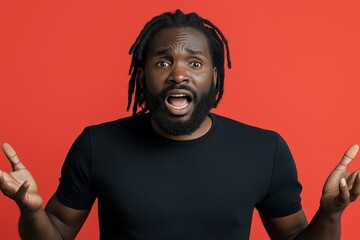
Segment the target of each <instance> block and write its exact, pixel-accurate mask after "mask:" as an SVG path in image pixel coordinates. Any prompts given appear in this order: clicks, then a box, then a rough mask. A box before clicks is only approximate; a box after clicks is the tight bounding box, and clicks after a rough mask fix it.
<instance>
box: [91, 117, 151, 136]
mask: <svg viewBox="0 0 360 240" xmlns="http://www.w3.org/2000/svg"><path fill="white" fill-rule="evenodd" d="M148 126H150V117H149V116H148V114H144V115H138V116H129V117H124V118H120V119H117V120H113V121H109V122H103V123H99V124H95V125H90V126H87V127H86V128H85V130H86V131H88V132H90V133H91V134H100V133H109V132H111V133H116V132H118V131H121V132H122V133H126V132H132V133H134V132H136V131H139V130H140V129H144V128H147V127H148Z"/></svg>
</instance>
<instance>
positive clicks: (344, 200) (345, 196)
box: [338, 178, 350, 207]
mask: <svg viewBox="0 0 360 240" xmlns="http://www.w3.org/2000/svg"><path fill="white" fill-rule="evenodd" d="M349 199H350V193H349V189H348V186H347V184H346V180H345V178H341V179H340V183H339V196H338V202H339V204H340V205H341V206H342V207H345V206H346V205H347V204H348V203H349Z"/></svg>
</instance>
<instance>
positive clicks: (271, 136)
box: [212, 114, 281, 143]
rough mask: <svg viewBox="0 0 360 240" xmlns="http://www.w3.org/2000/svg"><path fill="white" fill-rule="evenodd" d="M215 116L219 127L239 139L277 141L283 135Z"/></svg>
mask: <svg viewBox="0 0 360 240" xmlns="http://www.w3.org/2000/svg"><path fill="white" fill-rule="evenodd" d="M212 116H213V118H215V119H217V121H218V125H219V129H220V130H221V132H223V133H224V134H226V135H230V136H236V137H237V138H238V139H247V140H252V139H253V140H256V141H259V140H262V141H271V142H275V143H277V142H278V141H279V138H280V139H281V136H280V135H279V133H277V132H275V131H273V130H269V129H264V128H260V127H257V126H253V125H249V124H246V123H243V122H239V121H237V120H234V119H231V118H228V117H224V116H220V115H216V114H212Z"/></svg>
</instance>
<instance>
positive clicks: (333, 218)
mask: <svg viewBox="0 0 360 240" xmlns="http://www.w3.org/2000/svg"><path fill="white" fill-rule="evenodd" d="M342 212H343V211H338V212H329V211H326V210H324V209H323V208H322V207H321V206H320V207H319V209H318V211H317V212H316V215H317V216H318V217H319V218H321V219H322V220H323V221H326V222H338V221H340V219H341V215H342Z"/></svg>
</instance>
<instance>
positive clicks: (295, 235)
mask: <svg viewBox="0 0 360 240" xmlns="http://www.w3.org/2000/svg"><path fill="white" fill-rule="evenodd" d="M358 150H359V146H358V145H353V146H351V147H350V148H349V149H348V150H347V151H346V153H345V154H344V156H343V158H342V159H341V161H340V163H339V164H338V165H337V166H336V168H335V169H334V170H333V171H332V172H331V174H330V175H329V177H328V179H327V180H326V182H325V185H324V188H323V193H322V197H321V200H320V207H319V210H318V211H317V212H316V214H315V216H314V218H313V219H312V220H311V222H310V224H307V221H306V218H305V215H304V213H303V212H302V211H299V212H297V213H295V214H292V215H289V216H286V217H281V218H270V217H267V216H265V215H262V214H260V216H261V220H262V221H263V223H264V226H265V228H266V231H267V232H268V234H269V236H270V237H271V239H297V240H301V239H307V240H311V239H316V240H321V239H324V240H325V239H326V240H332V239H334V240H335V239H340V236H341V225H340V219H341V214H342V212H343V211H344V210H345V208H346V207H347V205H348V204H349V203H350V202H353V201H355V200H356V198H357V197H358V196H359V195H360V170H357V171H355V172H353V173H348V172H347V167H348V165H349V164H350V162H351V161H352V160H353V159H354V158H355V156H356V153H357V151H358Z"/></svg>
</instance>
